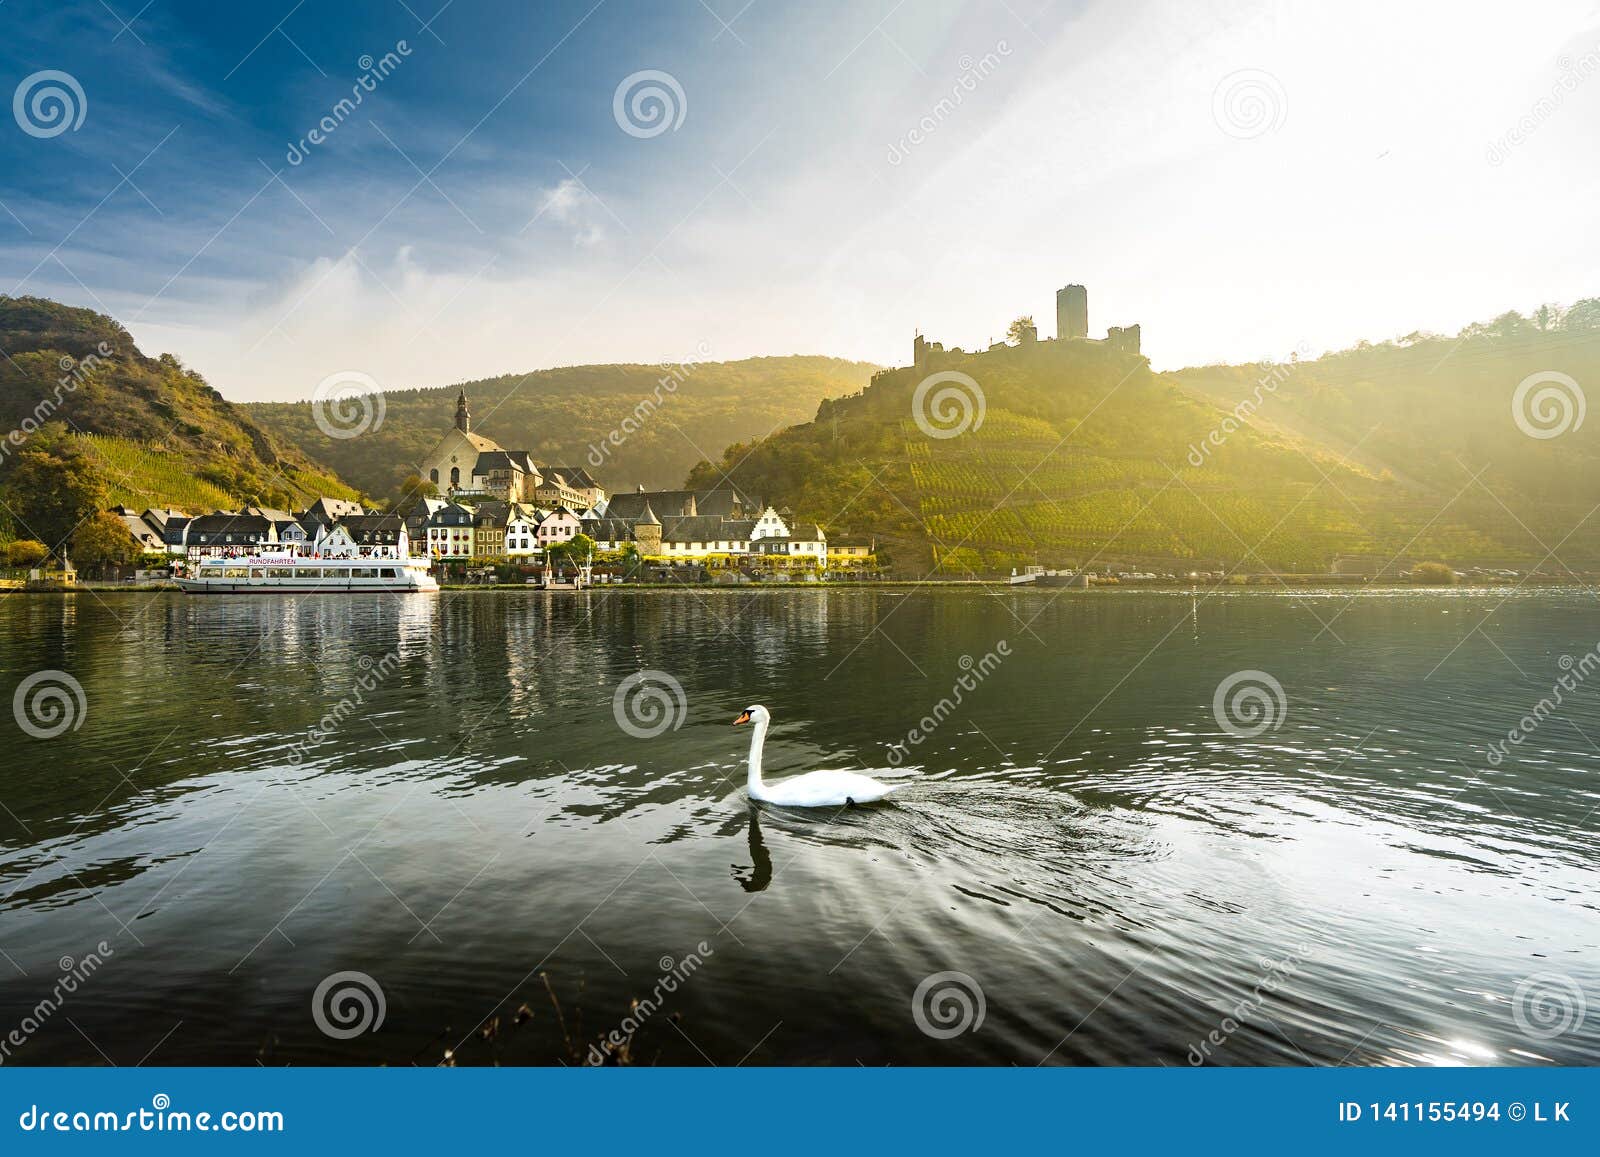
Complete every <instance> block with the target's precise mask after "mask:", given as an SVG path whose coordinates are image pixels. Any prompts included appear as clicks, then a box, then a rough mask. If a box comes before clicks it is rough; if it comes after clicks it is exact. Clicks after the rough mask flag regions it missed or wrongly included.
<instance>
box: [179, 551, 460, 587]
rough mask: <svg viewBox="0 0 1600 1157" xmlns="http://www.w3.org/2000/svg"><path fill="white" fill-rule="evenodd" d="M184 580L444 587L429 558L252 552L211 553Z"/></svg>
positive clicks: (189, 583) (192, 583) (186, 583)
mask: <svg viewBox="0 0 1600 1157" xmlns="http://www.w3.org/2000/svg"><path fill="white" fill-rule="evenodd" d="M177 582H178V586H179V587H181V588H182V589H183V590H185V591H187V592H188V593H190V594H221V595H231V594H292V593H297V592H298V593H304V594H356V593H360V592H363V591H393V592H398V593H404V592H408V591H417V592H427V591H437V590H438V589H439V583H438V581H437V580H436V579H435V578H434V577H433V576H432V575H431V574H429V573H428V560H427V559H425V558H392V557H391V558H372V557H369V558H317V557H315V556H310V555H297V554H283V555H270V554H268V555H251V556H249V557H247V558H208V559H205V560H203V561H202V562H201V563H200V564H199V565H198V566H196V567H195V568H194V570H193V571H192V573H190V574H188V575H186V576H184V577H182V578H179V579H178V580H177Z"/></svg>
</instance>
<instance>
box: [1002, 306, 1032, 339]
mask: <svg viewBox="0 0 1600 1157" xmlns="http://www.w3.org/2000/svg"><path fill="white" fill-rule="evenodd" d="M1036 333H1038V330H1037V329H1036V328H1035V327H1034V324H1033V315H1032V314H1028V313H1025V314H1023V315H1022V316H1021V317H1019V318H1017V320H1015V321H1013V322H1012V323H1011V324H1010V325H1009V326H1007V327H1006V340H1007V341H1008V342H1010V343H1011V344H1012V345H1021V344H1022V342H1023V341H1024V339H1025V338H1027V337H1029V336H1031V335H1033V334H1036Z"/></svg>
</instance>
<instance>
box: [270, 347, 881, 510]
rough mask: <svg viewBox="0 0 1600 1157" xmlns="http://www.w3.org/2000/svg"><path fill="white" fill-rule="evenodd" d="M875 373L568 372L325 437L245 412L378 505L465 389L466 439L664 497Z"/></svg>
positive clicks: (308, 421)
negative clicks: (696, 468) (721, 456)
mask: <svg viewBox="0 0 1600 1157" xmlns="http://www.w3.org/2000/svg"><path fill="white" fill-rule="evenodd" d="M876 368H877V367H875V366H872V365H869V364H867V363H864V362H850V361H844V360H842V359H839V358H828V357H801V356H795V357H769V358H749V359H746V360H744V361H737V362H709V361H693V362H687V363H684V364H682V365H664V366H647V365H603V366H568V367H564V368H560V369H550V370H540V371H537V372H534V373H528V374H507V375H504V376H501V377H498V378H488V379H484V380H481V381H473V382H466V383H456V384H453V385H449V386H439V387H436V388H428V389H418V390H396V391H385V392H384V394H383V415H382V420H381V422H378V423H374V424H373V425H372V426H371V427H370V428H368V429H366V430H365V431H364V432H363V433H362V434H361V435H360V436H359V437H354V438H332V437H329V436H328V434H327V433H325V432H324V431H323V430H321V429H320V428H319V427H318V426H317V424H316V422H315V420H314V416H313V413H312V409H311V406H310V405H309V404H308V403H307V402H304V401H301V402H257V403H252V404H250V405H249V406H246V407H245V410H246V412H247V413H249V414H250V416H251V417H252V418H253V419H255V420H256V421H258V422H259V423H260V424H261V425H262V426H263V427H265V428H266V429H268V430H270V431H272V432H273V433H274V434H275V435H277V436H278V437H280V438H281V439H283V440H285V441H288V442H290V443H292V444H294V445H296V446H298V447H299V448H300V449H301V450H302V451H304V452H305V453H306V454H308V455H310V456H311V457H312V458H314V459H316V460H317V461H318V462H321V463H323V464H324V465H325V466H327V467H328V468H329V469H330V470H333V471H335V472H336V473H338V474H339V475H340V477H342V478H345V479H347V480H348V481H349V482H351V483H352V484H354V485H356V486H358V487H360V488H361V489H362V490H364V491H366V492H368V493H370V494H373V495H375V496H380V497H382V496H389V495H392V494H394V493H396V492H397V491H398V490H399V489H400V488H401V485H402V483H403V481H404V479H405V478H406V476H407V475H409V474H412V473H414V472H415V471H416V469H417V463H418V461H419V460H420V459H421V458H422V456H423V455H425V454H426V453H427V452H428V451H429V450H431V449H432V448H433V446H434V445H435V443H437V442H438V440H439V438H440V437H441V436H442V435H443V434H444V432H445V431H446V430H448V429H449V428H450V424H451V422H452V421H453V420H454V417H455V402H456V395H457V392H458V391H460V390H463V389H464V390H465V391H466V394H467V398H468V401H469V404H470V407H471V412H472V422H473V425H472V428H473V430H474V431H475V432H477V433H480V434H483V435H485V436H487V437H489V438H493V439H494V440H495V441H497V442H499V443H500V444H501V445H503V446H505V447H507V448H508V449H514V450H528V451H530V452H531V453H532V454H533V457H534V460H535V461H536V462H539V463H542V464H547V465H572V466H582V467H584V468H585V469H587V470H589V471H590V472H591V473H592V474H593V475H594V476H595V477H596V478H598V479H599V480H600V482H601V483H602V484H603V485H605V486H607V487H608V488H609V489H612V490H617V489H630V490H631V489H633V488H634V487H635V486H637V485H643V486H646V487H651V488H667V487H673V486H676V485H677V484H678V482H679V481H680V480H681V479H682V478H683V475H684V474H685V472H687V471H688V470H689V468H690V467H691V466H693V465H694V463H695V462H697V461H699V460H700V459H701V458H704V457H706V456H707V455H709V454H711V453H714V452H715V451H716V450H717V449H718V448H720V447H722V446H726V445H727V444H729V443H730V442H736V441H739V440H741V439H746V438H750V437H752V436H762V435H765V434H768V433H771V432H772V431H774V430H777V429H780V428H782V427H785V426H790V425H793V424H795V423H796V422H803V421H805V420H806V419H807V418H809V417H810V416H811V415H812V414H813V413H815V411H816V408H817V405H818V403H819V402H821V401H822V400H823V399H825V398H830V397H835V396H838V395H840V394H846V393H850V392H851V391H854V390H859V389H860V388H861V387H862V386H863V385H864V384H865V383H866V381H867V379H868V377H869V376H870V375H871V373H872V372H873V370H874V369H876Z"/></svg>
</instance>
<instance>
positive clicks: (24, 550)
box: [0, 538, 50, 568]
mask: <svg viewBox="0 0 1600 1157" xmlns="http://www.w3.org/2000/svg"><path fill="white" fill-rule="evenodd" d="M49 557H50V550H49V548H48V547H46V546H45V544H44V543H42V542H35V541H34V540H33V539H31V538H19V539H17V540H16V541H15V542H8V543H6V545H5V549H4V551H3V552H0V559H3V560H4V562H5V565H6V566H12V567H22V568H27V567H35V566H38V565H39V564H40V563H42V562H43V561H44V560H45V559H47V558H49Z"/></svg>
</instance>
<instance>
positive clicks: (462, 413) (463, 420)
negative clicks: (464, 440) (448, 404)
mask: <svg viewBox="0 0 1600 1157" xmlns="http://www.w3.org/2000/svg"><path fill="white" fill-rule="evenodd" d="M456 429H457V430H460V431H461V432H462V433H463V434H469V433H471V432H472V415H471V414H470V413H468V412H467V391H466V390H462V391H461V392H460V393H459V394H457V395H456Z"/></svg>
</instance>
